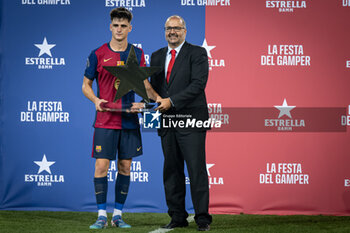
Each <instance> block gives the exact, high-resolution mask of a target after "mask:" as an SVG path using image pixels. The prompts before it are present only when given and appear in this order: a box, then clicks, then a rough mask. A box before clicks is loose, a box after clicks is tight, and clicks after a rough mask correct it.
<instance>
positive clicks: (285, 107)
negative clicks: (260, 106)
mask: <svg viewBox="0 0 350 233" xmlns="http://www.w3.org/2000/svg"><path fill="white" fill-rule="evenodd" d="M295 107H296V106H288V104H287V100H286V99H284V101H283V104H282V106H275V108H277V109H278V110H280V114H279V115H278V118H280V117H282V116H284V115H287V116H288V117H289V118H292V115H291V114H290V111H291V110H292V109H293V108H295Z"/></svg>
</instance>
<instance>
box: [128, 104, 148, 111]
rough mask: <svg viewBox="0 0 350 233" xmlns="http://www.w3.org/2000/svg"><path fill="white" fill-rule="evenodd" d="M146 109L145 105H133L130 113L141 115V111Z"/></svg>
mask: <svg viewBox="0 0 350 233" xmlns="http://www.w3.org/2000/svg"><path fill="white" fill-rule="evenodd" d="M144 108H145V103H135V102H134V103H132V106H131V108H130V111H128V112H130V113H139V112H141V109H144Z"/></svg>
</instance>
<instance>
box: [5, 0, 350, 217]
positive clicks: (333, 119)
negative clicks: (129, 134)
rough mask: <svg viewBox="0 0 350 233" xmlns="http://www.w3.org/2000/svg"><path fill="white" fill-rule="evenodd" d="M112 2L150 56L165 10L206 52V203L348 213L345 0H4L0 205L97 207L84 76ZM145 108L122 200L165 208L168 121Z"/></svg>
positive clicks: (213, 209)
mask: <svg viewBox="0 0 350 233" xmlns="http://www.w3.org/2000/svg"><path fill="white" fill-rule="evenodd" d="M120 6H123V7H126V8H127V9H129V10H130V11H131V12H132V13H133V15H134V18H133V20H132V26H133V27H132V31H131V32H130V33H129V38H128V41H129V42H130V43H132V44H134V46H136V47H139V48H142V49H143V51H144V53H145V59H146V63H147V66H149V64H150V57H151V54H152V53H153V52H154V51H156V50H158V49H159V48H162V47H165V46H167V42H166V40H165V33H164V24H165V21H166V19H167V18H168V17H169V16H171V15H180V16H182V17H183V18H184V19H185V21H186V26H187V37H186V40H187V41H188V42H190V43H192V44H195V45H199V46H202V47H204V48H205V49H206V51H207V53H208V58H209V68H210V70H209V79H208V83H207V88H206V94H207V101H208V107H209V113H210V116H211V118H210V120H208V122H203V124H209V125H211V127H212V129H211V130H210V131H208V134H207V141H206V148H207V154H206V156H207V170H208V175H209V177H208V178H209V184H210V213H212V214H238V213H247V214H328V215H350V156H349V155H350V143H349V142H350V133H349V132H348V130H349V128H348V126H349V125H350V108H349V106H350V92H349V87H350V43H349V41H350V30H349V28H350V0H333V1H311V0H304V1H303V0H274V1H268V0H250V1H240V0H172V1H164V0H99V1H94V0H86V1H81V0H15V1H13V0H1V1H0V209H2V210H49V211H96V209H97V208H96V204H95V195H94V186H93V172H94V163H95V160H94V159H93V158H91V150H92V139H93V127H92V124H93V121H94V118H95V106H94V104H92V103H91V102H90V101H89V100H88V99H87V98H86V97H85V96H84V95H83V93H82V91H81V86H82V82H83V76H84V70H85V67H86V61H87V58H88V56H89V54H90V52H91V51H92V50H94V49H96V48H98V47H99V46H101V45H102V44H104V43H106V42H109V41H110V39H111V32H110V30H109V24H110V16H109V12H110V10H112V9H113V8H115V7H120ZM94 90H96V85H95V84H94ZM137 99H138V100H140V99H141V98H140V97H137ZM154 114H155V113H154V112H145V113H144V114H139V117H140V121H141V128H142V142H143V155H142V156H140V157H136V158H135V159H134V160H133V162H132V166H131V186H130V191H129V195H128V198H127V201H126V204H125V207H124V211H126V212H167V207H166V203H165V195H164V187H163V181H162V176H163V153H162V150H161V145H160V138H159V137H158V135H157V132H156V130H155V128H156V127H159V126H160V125H161V124H163V126H164V125H166V124H171V123H169V121H170V119H168V121H163V120H160V119H161V118H157V119H156V120H155V119H153V118H155V117H154V116H158V115H154ZM156 114H157V113H156ZM163 119H164V118H163ZM154 120H155V121H154ZM182 120H183V121H184V124H185V125H186V124H187V126H192V125H194V124H197V123H196V122H193V121H192V120H188V121H186V119H182ZM198 124H199V123H198ZM197 126H198V125H197ZM117 172H118V171H117V165H116V163H115V161H113V162H112V163H111V165H110V169H109V171H108V181H109V191H108V211H112V209H113V207H114V182H115V180H116V175H117ZM186 174H187V172H186ZM186 183H187V188H188V192H187V194H186V195H187V198H186V206H187V209H188V211H189V212H191V213H193V207H192V202H191V198H190V189H189V183H190V180H189V178H188V177H186Z"/></svg>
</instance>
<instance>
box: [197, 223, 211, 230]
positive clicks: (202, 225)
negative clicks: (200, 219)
mask: <svg viewBox="0 0 350 233" xmlns="http://www.w3.org/2000/svg"><path fill="white" fill-rule="evenodd" d="M209 230H210V226H209V224H206V223H205V224H199V225H198V231H209Z"/></svg>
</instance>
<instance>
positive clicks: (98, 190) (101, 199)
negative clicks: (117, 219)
mask: <svg viewBox="0 0 350 233" xmlns="http://www.w3.org/2000/svg"><path fill="white" fill-rule="evenodd" d="M94 185H95V196H96V203H97V208H98V215H99V216H105V217H107V212H106V207H107V204H106V203H107V190H108V181H107V176H106V177H99V178H96V177H95V178H94ZM129 186H130V176H124V175H122V174H120V173H118V176H117V180H116V182H115V206H114V213H113V216H115V215H120V216H121V215H122V209H123V207H124V203H125V201H126V197H127V196H128V191H129Z"/></svg>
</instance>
